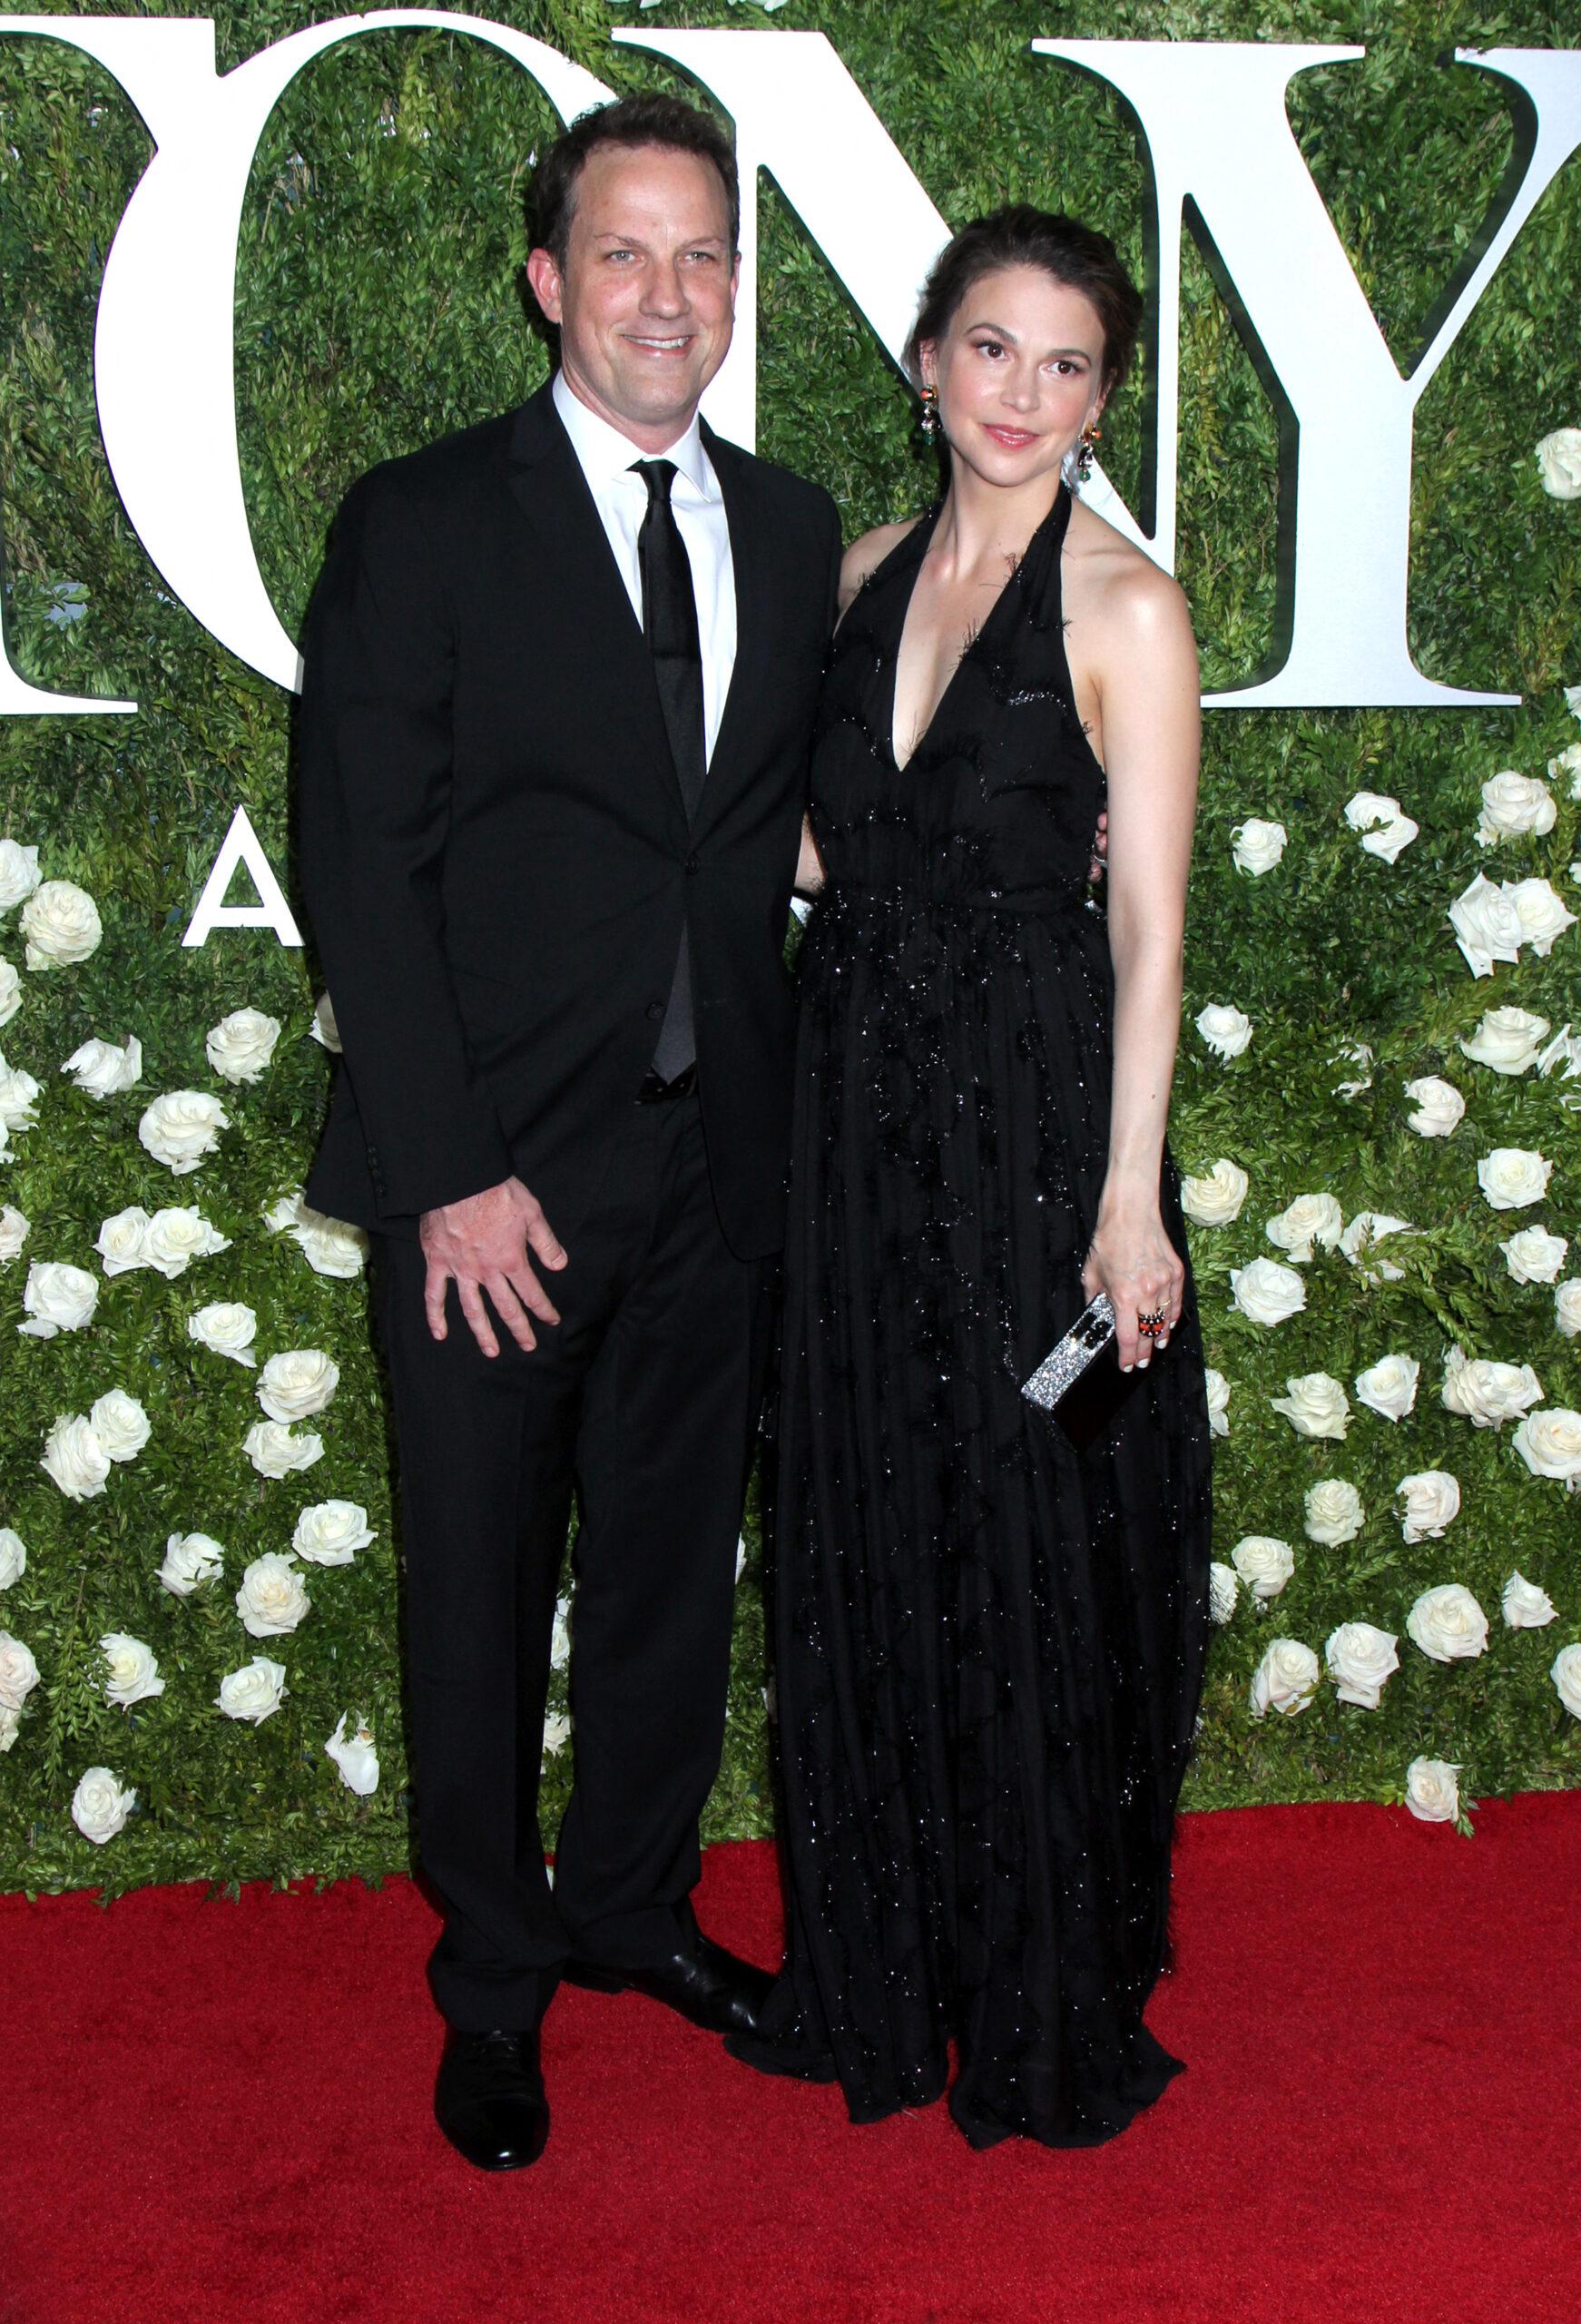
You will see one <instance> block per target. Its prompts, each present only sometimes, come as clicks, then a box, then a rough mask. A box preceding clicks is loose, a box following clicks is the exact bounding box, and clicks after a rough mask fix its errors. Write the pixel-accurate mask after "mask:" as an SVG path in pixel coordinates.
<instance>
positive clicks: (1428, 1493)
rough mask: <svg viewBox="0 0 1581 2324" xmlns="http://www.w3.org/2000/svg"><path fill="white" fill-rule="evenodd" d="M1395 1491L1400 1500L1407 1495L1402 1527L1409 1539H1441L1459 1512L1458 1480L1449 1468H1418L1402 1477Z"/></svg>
mask: <svg viewBox="0 0 1581 2324" xmlns="http://www.w3.org/2000/svg"><path fill="white" fill-rule="evenodd" d="M1394 1493H1395V1499H1396V1500H1397V1501H1398V1500H1399V1498H1400V1496H1401V1495H1402V1494H1403V1495H1404V1498H1405V1507H1404V1508H1403V1509H1402V1510H1401V1511H1400V1512H1399V1530H1400V1532H1401V1535H1402V1536H1403V1538H1404V1539H1405V1540H1406V1541H1437V1540H1439V1538H1440V1536H1441V1535H1442V1533H1443V1531H1444V1528H1445V1526H1446V1525H1452V1524H1453V1523H1454V1521H1455V1520H1456V1518H1457V1517H1458V1516H1459V1514H1460V1486H1459V1482H1458V1479H1457V1478H1454V1477H1452V1476H1451V1475H1450V1474H1449V1472H1448V1469H1419V1470H1418V1472H1417V1473H1416V1474H1415V1475H1414V1476H1410V1477H1401V1479H1400V1481H1399V1484H1397V1485H1396V1487H1395V1489H1394Z"/></svg>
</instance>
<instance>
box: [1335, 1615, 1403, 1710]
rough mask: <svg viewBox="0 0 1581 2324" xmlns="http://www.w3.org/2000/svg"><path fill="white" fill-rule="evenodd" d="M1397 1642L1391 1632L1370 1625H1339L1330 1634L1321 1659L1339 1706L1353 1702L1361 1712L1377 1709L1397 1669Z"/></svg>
mask: <svg viewBox="0 0 1581 2324" xmlns="http://www.w3.org/2000/svg"><path fill="white" fill-rule="evenodd" d="M1398 1645H1399V1640H1398V1639H1396V1638H1395V1636H1394V1634H1393V1632H1392V1631H1390V1630H1379V1629H1377V1628H1376V1627H1375V1625H1374V1624H1373V1623H1371V1622H1341V1623H1340V1627H1339V1629H1338V1630H1331V1631H1330V1633H1329V1643H1328V1645H1327V1646H1326V1647H1325V1648H1324V1649H1323V1659H1324V1661H1325V1662H1326V1663H1327V1664H1328V1666H1329V1676H1330V1678H1331V1679H1332V1680H1333V1681H1334V1687H1335V1691H1336V1692H1337V1693H1338V1695H1339V1698H1340V1701H1341V1702H1342V1703H1356V1704H1358V1705H1359V1706H1360V1709H1362V1710H1376V1709H1378V1706H1379V1704H1380V1702H1381V1701H1382V1699H1383V1689H1384V1685H1385V1683H1386V1681H1387V1680H1388V1679H1390V1678H1391V1677H1392V1676H1393V1674H1394V1672H1395V1671H1397V1670H1398V1669H1399V1655H1398V1654H1397V1653H1396V1652H1395V1649H1396V1647H1397V1646H1398Z"/></svg>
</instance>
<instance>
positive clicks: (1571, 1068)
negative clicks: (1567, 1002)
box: [1537, 1025, 1581, 1105]
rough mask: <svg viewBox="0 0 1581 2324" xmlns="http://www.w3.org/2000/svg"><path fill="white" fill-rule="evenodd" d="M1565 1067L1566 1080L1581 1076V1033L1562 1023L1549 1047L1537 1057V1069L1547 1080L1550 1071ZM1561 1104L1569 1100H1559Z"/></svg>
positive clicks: (1553, 1071)
mask: <svg viewBox="0 0 1581 2324" xmlns="http://www.w3.org/2000/svg"><path fill="white" fill-rule="evenodd" d="M1561 1067H1563V1068H1564V1073H1565V1078H1566V1081H1574V1080H1575V1079H1576V1078H1577V1076H1581V1033H1573V1032H1572V1031H1571V1030H1570V1028H1569V1026H1568V1025H1561V1026H1560V1028H1559V1029H1558V1031H1557V1032H1556V1034H1555V1035H1554V1038H1553V1039H1552V1040H1551V1041H1550V1042H1549V1043H1548V1046H1547V1049H1545V1050H1544V1051H1543V1053H1542V1055H1541V1057H1539V1058H1538V1059H1537V1071H1538V1072H1539V1073H1540V1074H1541V1076H1542V1078H1543V1079H1544V1080H1545V1081H1546V1080H1547V1078H1548V1076H1549V1074H1550V1073H1557V1072H1558V1070H1559V1068H1561ZM1559 1102H1560V1104H1561V1105H1564V1104H1566V1102H1567V1100H1566V1099H1565V1098H1561V1099H1560V1100H1559Z"/></svg>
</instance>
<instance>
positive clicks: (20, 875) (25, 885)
mask: <svg viewBox="0 0 1581 2324" xmlns="http://www.w3.org/2000/svg"><path fill="white" fill-rule="evenodd" d="M37 885H38V850H37V848H36V847H19V846H18V844H17V842H15V840H14V839H0V911H15V909H16V906H17V905H18V904H25V902H26V901H27V899H28V897H29V896H30V895H32V893H33V891H34V889H35V888H36V887H37Z"/></svg>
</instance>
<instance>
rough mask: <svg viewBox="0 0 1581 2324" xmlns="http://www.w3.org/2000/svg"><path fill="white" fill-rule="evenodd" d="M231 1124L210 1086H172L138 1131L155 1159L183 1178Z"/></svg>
mask: <svg viewBox="0 0 1581 2324" xmlns="http://www.w3.org/2000/svg"><path fill="white" fill-rule="evenodd" d="M230 1127H231V1117H230V1115H229V1114H228V1113H227V1112H226V1111H225V1108H224V1107H223V1106H222V1105H221V1103H220V1100H219V1098H211V1097H210V1095H209V1093H208V1091H207V1090H205V1089H172V1090H171V1091H170V1092H169V1093H168V1095H166V1096H165V1097H162V1098H155V1099H154V1101H153V1103H152V1106H150V1107H148V1108H147V1109H146V1110H145V1112H144V1114H143V1117H142V1120H141V1121H140V1122H139V1123H138V1125H137V1135H138V1137H140V1138H141V1140H142V1144H143V1146H144V1147H146V1148H147V1150H148V1152H149V1153H150V1154H152V1157H153V1158H154V1160H155V1161H156V1162H162V1163H163V1164H164V1166H165V1167H166V1169H168V1170H169V1171H170V1172H171V1173H172V1176H173V1177H178V1178H183V1177H185V1176H186V1175H187V1172H188V1171H189V1170H195V1169H196V1168H197V1167H198V1165H199V1163H200V1162H201V1160H202V1159H203V1157H204V1155H205V1154H212V1153H213V1151H214V1149H215V1147H217V1146H218V1145H219V1143H220V1132H221V1130H222V1129H229V1128H230Z"/></svg>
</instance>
